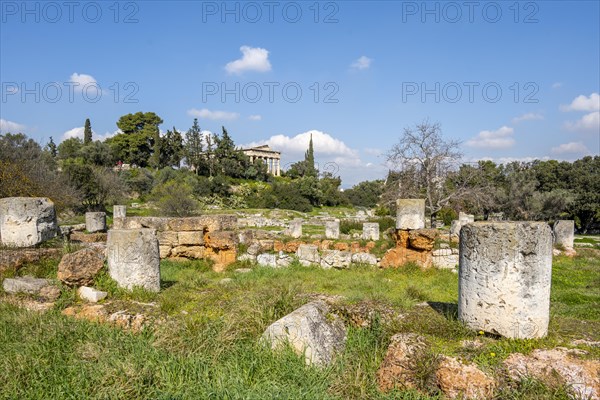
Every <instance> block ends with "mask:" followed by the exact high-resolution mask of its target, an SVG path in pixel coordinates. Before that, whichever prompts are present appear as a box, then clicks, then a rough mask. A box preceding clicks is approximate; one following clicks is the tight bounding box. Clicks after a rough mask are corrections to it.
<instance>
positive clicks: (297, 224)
mask: <svg viewBox="0 0 600 400" xmlns="http://www.w3.org/2000/svg"><path fill="white" fill-rule="evenodd" d="M302 222H303V220H302V219H294V220H292V221H290V223H289V225H288V229H287V232H286V233H287V235H288V236H291V237H293V238H295V239H298V238H300V237H302Z"/></svg>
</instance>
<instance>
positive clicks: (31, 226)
mask: <svg viewBox="0 0 600 400" xmlns="http://www.w3.org/2000/svg"><path fill="white" fill-rule="evenodd" d="M57 233H58V225H57V223H56V212H55V210H54V203H53V202H52V201H50V199H47V198H45V197H6V198H3V199H0V240H1V241H2V242H1V243H2V244H3V245H5V246H13V247H29V246H35V245H37V244H39V243H42V242H44V241H46V240H49V239H52V238H53V237H55V236H56V235H57Z"/></svg>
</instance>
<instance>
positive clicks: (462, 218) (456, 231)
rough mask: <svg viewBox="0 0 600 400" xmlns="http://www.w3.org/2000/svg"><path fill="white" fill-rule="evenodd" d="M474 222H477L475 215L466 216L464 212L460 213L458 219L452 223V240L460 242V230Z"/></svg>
mask: <svg viewBox="0 0 600 400" xmlns="http://www.w3.org/2000/svg"><path fill="white" fill-rule="evenodd" d="M472 222H475V216H474V215H471V214H466V213H463V212H462V211H461V212H459V213H458V219H457V220H454V221H452V224H451V225H450V239H451V240H452V239H454V240H458V236H459V235H460V228H462V227H463V226H464V225H466V224H470V223H472Z"/></svg>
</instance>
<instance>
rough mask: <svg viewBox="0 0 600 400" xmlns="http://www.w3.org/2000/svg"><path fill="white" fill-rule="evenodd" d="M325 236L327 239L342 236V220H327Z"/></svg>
mask: <svg viewBox="0 0 600 400" xmlns="http://www.w3.org/2000/svg"><path fill="white" fill-rule="evenodd" d="M325 237H326V238H327V239H339V238H340V220H339V219H335V220H332V221H325Z"/></svg>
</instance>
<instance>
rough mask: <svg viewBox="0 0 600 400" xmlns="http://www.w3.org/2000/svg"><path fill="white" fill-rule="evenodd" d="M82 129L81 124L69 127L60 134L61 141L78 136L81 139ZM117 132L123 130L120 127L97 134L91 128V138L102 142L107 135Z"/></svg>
mask: <svg viewBox="0 0 600 400" xmlns="http://www.w3.org/2000/svg"><path fill="white" fill-rule="evenodd" d="M84 130H85V129H84V127H83V126H80V127H77V128H73V129H69V130H68V131H66V132H65V133H63V134H62V140H61V141H63V140H67V139H71V138H79V139H82V140H83V131H84ZM119 133H123V131H121V130H120V129H117V130H116V131H114V132H106V133H104V135H99V134H97V133H96V132H95V131H94V130H93V129H92V140H94V141H96V140H99V141H101V142H103V141H105V140H106V139H108V138H109V137H113V136H115V135H116V134H119Z"/></svg>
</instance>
